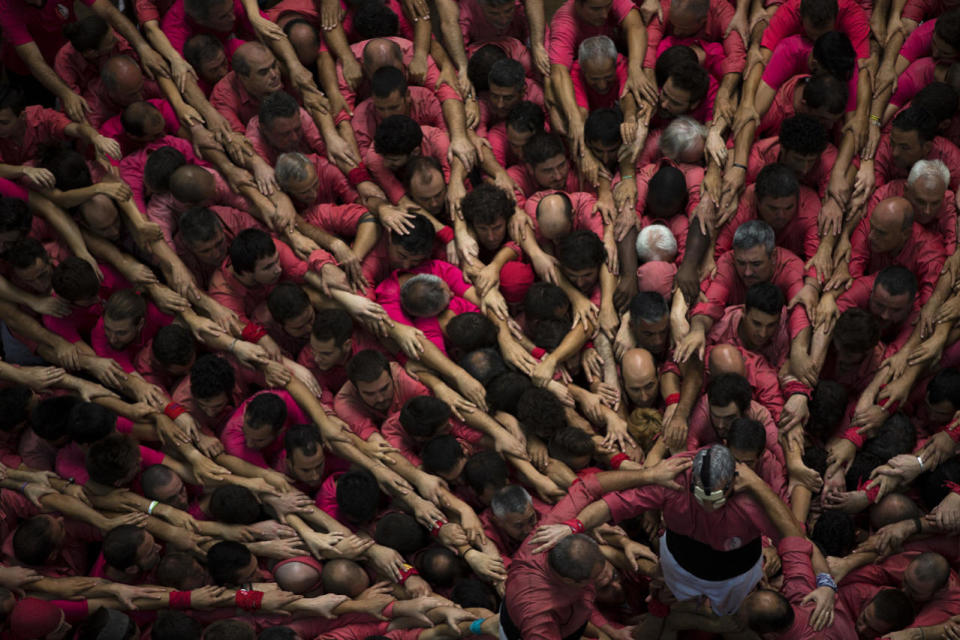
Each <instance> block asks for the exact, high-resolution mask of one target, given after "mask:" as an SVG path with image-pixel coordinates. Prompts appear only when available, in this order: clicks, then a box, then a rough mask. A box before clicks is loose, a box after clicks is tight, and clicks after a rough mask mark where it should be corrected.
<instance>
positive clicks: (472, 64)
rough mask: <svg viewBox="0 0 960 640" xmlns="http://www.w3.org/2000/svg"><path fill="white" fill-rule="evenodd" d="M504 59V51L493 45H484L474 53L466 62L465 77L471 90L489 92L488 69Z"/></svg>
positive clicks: (505, 56) (505, 57)
mask: <svg viewBox="0 0 960 640" xmlns="http://www.w3.org/2000/svg"><path fill="white" fill-rule="evenodd" d="M506 59H507V54H506V53H505V52H504V50H503V49H501V48H500V47H498V46H496V45H494V44H488V45H484V46H482V47H480V48H479V49H477V50H476V51H474V52H473V55H472V56H470V60H469V61H468V62H467V77H468V78H469V79H470V82H471V83H472V84H473V88H474V89H476V90H477V91H487V90H489V89H490V83H489V78H490V69H492V68H493V65H495V64H496V63H497V62H499V61H500V60H506Z"/></svg>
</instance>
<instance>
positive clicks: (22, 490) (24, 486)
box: [20, 480, 30, 493]
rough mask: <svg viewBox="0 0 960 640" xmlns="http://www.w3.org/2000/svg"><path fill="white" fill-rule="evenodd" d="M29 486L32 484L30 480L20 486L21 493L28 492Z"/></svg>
mask: <svg viewBox="0 0 960 640" xmlns="http://www.w3.org/2000/svg"><path fill="white" fill-rule="evenodd" d="M28 484H30V481H29V480H27V481H26V482H24V483H23V484H22V485H20V493H23V492H24V491H26V490H27V485H28Z"/></svg>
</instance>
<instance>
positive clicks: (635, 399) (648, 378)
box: [620, 348, 660, 409]
mask: <svg viewBox="0 0 960 640" xmlns="http://www.w3.org/2000/svg"><path fill="white" fill-rule="evenodd" d="M620 378H621V381H622V382H623V392H624V394H625V395H626V398H625V399H626V400H628V401H629V405H628V409H629V408H634V409H648V408H657V405H658V404H659V400H660V394H659V391H660V380H659V378H658V377H657V364H656V362H654V360H653V356H652V355H651V354H650V352H649V351H647V350H646V349H642V348H635V349H630V350H628V351H627V352H626V353H624V354H623V358H622V359H621V360H620Z"/></svg>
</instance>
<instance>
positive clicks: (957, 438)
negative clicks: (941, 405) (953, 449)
mask: <svg viewBox="0 0 960 640" xmlns="http://www.w3.org/2000/svg"><path fill="white" fill-rule="evenodd" d="M944 431H946V432H947V435H948V436H950V439H951V440H953V441H954V442H960V422H955V423H953V424H952V425H949V426H948V427H947V428H946V429H944Z"/></svg>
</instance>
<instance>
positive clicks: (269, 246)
mask: <svg viewBox="0 0 960 640" xmlns="http://www.w3.org/2000/svg"><path fill="white" fill-rule="evenodd" d="M276 252H277V247H276V245H274V244H273V238H272V237H271V236H270V234H268V233H267V232H266V231H262V230H260V229H244V230H243V231H241V232H240V233H238V234H237V235H236V237H234V239H233V242H231V243H230V252H229V255H230V264H231V266H232V267H233V270H234V271H235V272H237V273H239V274H243V273H249V272H252V271H253V270H254V269H255V268H256V265H257V261H259V260H263V259H264V258H268V257H270V256H272V255H274V254H275V253H276Z"/></svg>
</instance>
